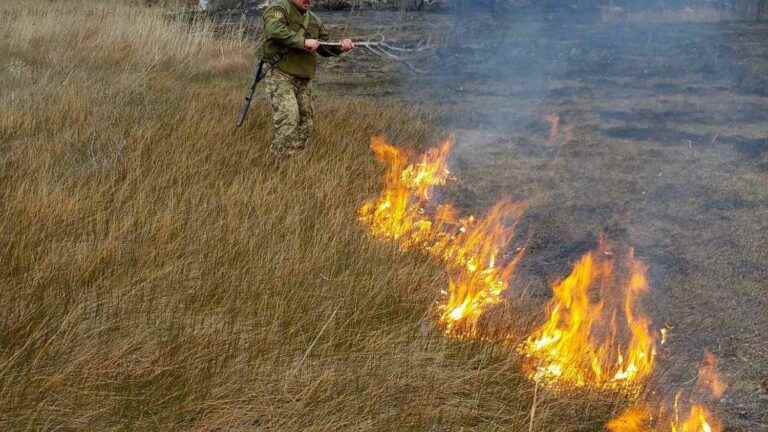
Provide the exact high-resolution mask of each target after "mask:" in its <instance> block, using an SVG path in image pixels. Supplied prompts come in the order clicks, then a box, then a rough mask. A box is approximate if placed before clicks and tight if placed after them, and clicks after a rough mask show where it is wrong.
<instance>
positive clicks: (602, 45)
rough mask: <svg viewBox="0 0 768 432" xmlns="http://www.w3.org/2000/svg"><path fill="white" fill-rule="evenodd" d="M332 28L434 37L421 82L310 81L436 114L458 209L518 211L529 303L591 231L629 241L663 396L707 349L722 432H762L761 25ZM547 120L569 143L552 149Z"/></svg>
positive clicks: (420, 23)
mask: <svg viewBox="0 0 768 432" xmlns="http://www.w3.org/2000/svg"><path fill="white" fill-rule="evenodd" d="M326 20H327V21H328V22H332V23H334V27H335V30H336V31H338V32H339V33H342V32H344V33H352V34H359V35H366V34H373V33H376V32H379V31H380V32H383V33H385V34H387V35H389V36H390V37H392V38H396V39H398V40H399V42H400V43H404V44H408V43H415V42H416V41H417V40H418V39H421V38H424V37H425V36H424V35H425V34H426V35H429V36H430V37H432V38H433V40H435V41H437V43H438V44H439V48H437V49H436V50H435V52H434V55H432V56H430V57H428V58H425V59H422V60H420V63H419V66H420V67H422V68H424V69H425V70H426V73H425V74H423V75H413V74H407V72H406V71H405V69H401V68H399V67H398V66H397V65H395V64H387V63H382V62H380V61H378V60H377V59H375V58H373V57H369V56H366V55H365V54H362V53H361V54H357V55H352V56H350V57H349V58H348V59H344V60H339V61H338V62H336V63H331V64H330V65H327V66H326V70H325V71H324V73H323V74H322V76H323V78H322V83H321V84H320V88H321V89H322V90H324V91H326V92H333V91H340V90H343V91H345V92H351V93H355V94H359V95H368V96H374V97H377V98H381V99H391V98H394V99H398V100H405V101H408V102H410V103H413V104H414V105H419V106H427V107H435V109H436V111H437V112H438V113H439V118H440V121H441V122H442V125H443V126H444V127H445V128H446V129H447V130H449V131H452V132H453V133H455V134H456V135H457V141H458V146H457V150H456V152H455V153H456V155H455V160H454V161H453V166H454V171H455V172H456V174H457V177H458V178H459V179H460V180H459V184H458V185H456V186H454V188H453V190H452V191H451V193H452V194H453V198H454V199H456V200H458V201H459V202H460V203H461V204H462V206H463V207H464V208H465V209H467V210H470V211H474V212H482V211H483V210H484V209H487V208H488V206H489V205H491V204H492V203H493V202H494V201H495V200H496V199H498V198H499V197H501V196H508V197H512V198H514V199H521V200H526V201H528V202H529V203H530V211H529V213H528V215H527V218H526V221H525V223H524V231H525V232H526V233H532V238H531V240H530V243H529V250H530V253H529V254H528V257H527V259H526V262H525V263H524V265H523V267H524V271H523V275H522V276H521V278H522V279H523V280H524V281H525V283H527V284H529V285H531V284H532V285H533V286H535V287H536V288H535V289H534V290H533V293H534V295H536V296H539V297H540V298H541V299H542V301H544V300H545V299H546V298H547V297H548V296H549V288H548V284H550V283H551V282H553V281H555V280H557V279H558V278H561V277H562V276H563V275H564V274H566V272H567V271H568V269H569V267H570V265H571V264H572V263H573V262H574V261H575V260H576V259H577V258H578V256H579V255H580V254H581V253H583V252H584V251H586V250H588V249H590V248H592V247H594V245H595V243H596V241H597V234H598V233H604V234H605V235H606V237H608V238H610V239H611V240H613V241H617V242H619V243H621V244H623V245H626V246H632V247H635V248H636V251H637V255H638V256H639V257H640V258H642V259H643V260H645V261H646V262H647V263H648V264H649V265H650V271H651V276H652V285H653V293H652V295H651V296H650V298H649V299H647V304H646V307H647V308H648V309H649V310H650V311H651V312H652V315H653V317H654V320H655V325H656V326H657V327H660V326H662V325H669V326H671V327H672V332H671V334H672V336H671V338H670V341H669V342H668V343H667V344H666V345H665V346H664V347H663V349H662V353H661V357H660V358H661V368H662V369H663V370H664V371H665V372H663V373H662V374H661V375H662V377H661V378H660V379H659V381H660V384H659V386H660V387H661V388H664V387H666V388H675V387H677V386H681V385H682V386H684V385H685V383H690V381H691V379H692V378H693V377H694V376H695V374H696V365H697V364H698V361H699V360H700V359H701V357H702V355H703V351H704V350H705V349H708V350H711V351H713V352H714V353H715V354H716V355H717V356H718V357H719V358H720V359H721V363H720V364H721V367H722V369H723V373H724V375H725V377H726V378H727V380H728V381H729V382H730V383H731V387H730V391H729V392H728V396H727V397H726V399H725V400H724V402H723V405H724V406H723V408H724V410H725V411H726V412H727V415H728V418H726V422H727V424H728V430H733V431H736V430H739V431H758V430H768V394H766V393H765V392H764V391H763V390H761V388H760V382H761V380H763V379H765V377H766V375H768V339H766V332H767V331H768V301H767V300H766V280H767V279H768V267H766V262H768V114H767V113H768V24H761V23H755V22H715V23H681V22H674V23H630V22H622V23H606V22H600V20H599V19H597V18H595V17H594V16H591V17H590V16H568V15H567V14H537V15H531V14H518V15H514V14H513V15H501V14H492V13H482V12H473V13H470V14H466V15H461V16H457V15H436V14H421V15H414V14H410V15H407V16H405V18H404V16H403V15H401V14H398V13H387V12H378V13H373V12H368V13H354V14H329V15H327V16H326ZM339 72H343V73H339ZM548 115H556V116H558V118H559V121H560V128H561V129H566V130H567V129H569V130H570V132H569V133H570V136H569V137H568V138H565V137H564V135H563V134H562V133H561V136H560V137H559V138H557V139H556V140H555V142H548V141H549V140H548V133H549V130H550V124H549V123H548V121H547V119H546V118H547V116H548ZM569 138H570V139H569ZM532 281H533V282H532Z"/></svg>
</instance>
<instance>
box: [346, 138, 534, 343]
mask: <svg viewBox="0 0 768 432" xmlns="http://www.w3.org/2000/svg"><path fill="white" fill-rule="evenodd" d="M452 145H453V141H452V140H451V139H449V140H446V141H445V142H444V143H443V144H442V145H440V146H439V147H436V148H433V149H430V150H428V151H427V152H425V153H424V154H423V155H421V156H419V157H418V158H415V159H416V160H417V162H415V163H410V164H409V159H413V158H411V157H409V155H408V154H407V153H406V152H405V151H403V150H400V149H398V148H396V147H394V146H392V145H390V144H388V143H386V142H385V141H384V139H382V138H378V137H377V138H374V139H373V141H372V143H371V149H372V150H373V151H374V153H375V154H376V156H377V157H378V159H379V160H380V161H381V162H383V163H384V164H385V165H386V166H387V171H386V175H385V180H384V190H383V191H382V193H381V194H380V196H379V197H377V198H375V199H372V200H369V201H367V202H366V203H365V204H363V206H362V207H361V208H360V209H359V211H358V215H359V219H360V221H361V222H363V223H365V224H366V225H368V226H369V229H370V231H371V233H372V234H373V235H374V236H375V237H378V238H383V239H391V240H397V241H398V242H399V244H400V247H401V248H403V249H414V248H417V249H419V250H422V251H423V252H425V253H427V254H429V255H431V256H434V257H436V258H439V259H440V260H441V261H442V262H443V263H444V264H445V266H446V270H447V272H448V275H449V280H450V282H449V286H448V291H447V292H446V294H447V300H446V302H445V304H443V305H441V306H440V307H439V309H440V311H441V315H440V320H439V323H440V324H441V325H442V326H443V328H444V329H445V332H446V333H448V334H452V335H457V336H458V335H465V336H466V335H469V334H474V332H475V324H476V323H477V321H478V320H479V319H480V317H481V316H482V314H483V313H484V312H485V311H486V310H487V309H488V308H489V307H490V306H492V305H495V304H498V303H500V302H501V301H502V293H503V291H504V290H505V289H506V288H507V287H508V280H509V278H510V277H511V276H512V273H513V272H514V270H515V267H516V265H517V263H518V261H519V259H520V257H521V255H522V251H521V252H519V253H517V254H516V256H515V257H513V258H512V259H511V260H509V262H508V263H507V264H505V265H501V266H500V265H498V261H499V259H500V257H501V256H500V255H501V254H502V253H503V251H504V249H505V247H506V245H507V244H508V243H509V241H510V240H511V238H512V235H513V233H514V226H513V227H511V228H508V227H506V226H505V220H506V219H508V218H515V219H518V218H519V217H520V216H521V215H522V210H523V206H522V205H519V204H512V203H509V202H506V201H503V202H501V203H499V204H497V205H496V206H494V207H493V209H492V210H491V211H490V212H489V214H488V216H487V217H485V218H484V219H481V220H477V219H476V218H475V217H474V216H469V217H465V218H459V217H458V216H457V211H456V209H455V208H454V207H453V206H451V205H450V204H445V205H440V206H438V207H437V208H436V209H434V211H431V209H428V205H429V200H430V197H431V196H430V195H431V191H432V189H433V188H434V187H435V186H440V185H443V184H445V183H446V181H447V180H448V178H449V171H448V168H447V159H448V155H449V153H450V149H451V147H452Z"/></svg>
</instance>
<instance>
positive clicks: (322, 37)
mask: <svg viewBox="0 0 768 432" xmlns="http://www.w3.org/2000/svg"><path fill="white" fill-rule="evenodd" d="M317 24H318V26H319V27H320V33H319V35H318V36H317V40H319V41H328V40H330V39H331V35H330V34H328V31H327V30H326V29H325V26H324V25H323V23H322V22H320V21H318V23H317ZM342 52H343V51H342V50H341V47H340V46H328V45H322V44H321V45H320V48H319V49H318V50H317V53H318V54H320V55H321V56H323V57H335V56H339V55H341V53H342Z"/></svg>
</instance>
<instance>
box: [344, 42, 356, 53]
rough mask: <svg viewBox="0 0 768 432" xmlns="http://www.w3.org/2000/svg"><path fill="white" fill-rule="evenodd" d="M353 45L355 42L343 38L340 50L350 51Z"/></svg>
mask: <svg viewBox="0 0 768 432" xmlns="http://www.w3.org/2000/svg"><path fill="white" fill-rule="evenodd" d="M354 47H355V44H354V43H352V40H351V39H343V40H342V41H341V52H347V51H350V50H351V49H352V48H354Z"/></svg>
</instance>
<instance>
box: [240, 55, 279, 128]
mask: <svg viewBox="0 0 768 432" xmlns="http://www.w3.org/2000/svg"><path fill="white" fill-rule="evenodd" d="M269 66H270V67H271V66H273V65H272V64H270V65H269ZM266 74H267V71H266V70H264V60H259V64H258V65H257V66H256V74H255V75H254V76H253V82H251V87H250V88H249V90H248V95H246V96H245V102H244V103H243V108H242V109H241V110H240V115H239V116H238V118H237V127H240V126H242V125H243V122H244V121H245V116H246V115H248V110H249V109H251V101H252V100H253V94H254V93H255V92H256V86H257V85H258V84H259V81H261V80H262V79H264V76H265V75H266Z"/></svg>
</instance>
